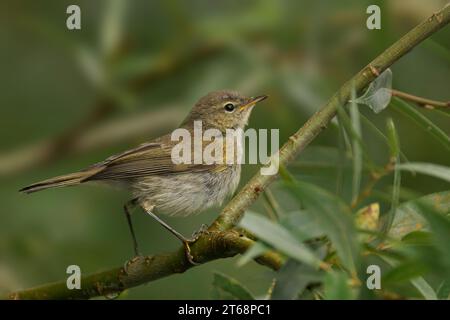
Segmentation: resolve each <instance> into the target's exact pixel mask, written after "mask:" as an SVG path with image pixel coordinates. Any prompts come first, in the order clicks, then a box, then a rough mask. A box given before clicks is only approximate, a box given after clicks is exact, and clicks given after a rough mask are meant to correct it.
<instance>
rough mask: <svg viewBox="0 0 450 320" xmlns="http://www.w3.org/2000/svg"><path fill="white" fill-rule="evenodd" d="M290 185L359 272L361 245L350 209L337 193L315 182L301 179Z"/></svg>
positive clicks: (343, 257) (345, 260)
mask: <svg viewBox="0 0 450 320" xmlns="http://www.w3.org/2000/svg"><path fill="white" fill-rule="evenodd" d="M288 187H289V190H291V191H292V193H293V194H294V195H295V196H296V197H297V198H298V199H299V200H300V201H301V203H302V204H303V205H304V207H305V212H306V213H308V214H309V216H310V219H312V220H313V221H315V222H316V224H317V226H318V227H319V228H321V229H322V230H323V232H324V233H325V234H326V235H327V236H328V237H329V238H330V240H331V242H332V243H333V246H334V247H335V248H336V250H337V253H338V256H339V258H340V260H341V262H342V264H343V265H344V266H345V267H347V268H348V269H349V270H350V271H351V272H356V269H357V261H358V260H359V244H358V239H357V233H356V229H355V227H354V225H353V220H352V215H351V212H350V209H349V208H348V207H347V206H346V205H345V203H343V202H342V201H341V200H340V199H339V198H337V197H336V196H335V195H333V194H331V193H329V192H328V191H326V190H323V189H321V188H319V187H317V186H315V185H312V184H309V183H305V182H300V181H298V182H296V183H293V184H288Z"/></svg>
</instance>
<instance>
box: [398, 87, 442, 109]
mask: <svg viewBox="0 0 450 320" xmlns="http://www.w3.org/2000/svg"><path fill="white" fill-rule="evenodd" d="M391 93H392V96H394V97H399V98H401V99H404V100H408V101H412V102H414V103H416V104H418V105H419V106H421V107H424V108H427V109H434V108H450V101H436V100H431V99H427V98H422V97H418V96H415V95H412V94H410V93H406V92H403V91H399V90H395V89H391Z"/></svg>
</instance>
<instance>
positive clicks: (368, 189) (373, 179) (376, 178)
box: [351, 158, 396, 209]
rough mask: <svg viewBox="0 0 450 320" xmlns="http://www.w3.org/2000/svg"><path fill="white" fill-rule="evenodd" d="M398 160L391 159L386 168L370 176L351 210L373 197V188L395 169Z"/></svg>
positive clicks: (352, 204)
mask: <svg viewBox="0 0 450 320" xmlns="http://www.w3.org/2000/svg"><path fill="white" fill-rule="evenodd" d="M395 163H396V159H395V158H391V159H390V160H389V162H388V163H387V164H386V165H385V166H384V168H383V169H382V170H381V171H378V172H372V173H371V175H370V180H369V182H367V184H366V186H365V187H364V189H363V190H362V191H361V192H360V193H359V194H358V196H357V197H356V199H355V200H353V201H352V203H351V208H352V209H354V208H356V207H357V206H358V204H360V203H361V202H362V201H363V200H364V199H365V198H367V197H368V196H370V195H371V193H372V190H373V188H374V187H375V185H376V184H377V183H378V181H380V180H381V178H383V177H385V176H387V175H388V174H390V173H391V172H393V171H394V169H395Z"/></svg>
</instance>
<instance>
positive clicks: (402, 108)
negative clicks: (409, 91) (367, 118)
mask: <svg viewBox="0 0 450 320" xmlns="http://www.w3.org/2000/svg"><path fill="white" fill-rule="evenodd" d="M391 104H392V107H393V108H394V109H395V110H397V111H399V112H400V113H402V114H404V115H406V116H407V117H409V118H410V119H411V120H413V121H414V122H415V123H416V124H418V125H419V126H420V127H422V129H423V130H425V131H426V132H428V133H429V134H430V135H431V136H432V137H433V138H435V139H436V141H438V142H439V143H440V144H441V145H442V146H444V147H445V148H446V149H447V150H450V137H449V136H448V135H447V134H446V133H445V132H444V131H442V129H441V128H439V127H438V126H436V125H435V124H434V123H433V122H432V121H430V120H429V119H428V118H427V117H425V116H424V115H423V114H422V113H421V112H420V111H419V110H417V107H414V106H411V105H410V104H408V103H406V102H405V101H403V100H400V99H397V98H394V99H393V101H392V103H391Z"/></svg>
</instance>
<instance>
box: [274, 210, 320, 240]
mask: <svg viewBox="0 0 450 320" xmlns="http://www.w3.org/2000/svg"><path fill="white" fill-rule="evenodd" d="M280 223H281V224H282V225H283V226H284V227H285V228H286V229H288V230H289V231H290V232H291V233H292V234H293V235H295V236H296V238H297V240H298V241H300V242H304V241H306V240H310V239H314V238H319V237H322V236H324V233H323V230H321V228H320V226H318V225H317V222H316V221H315V219H311V215H310V214H309V213H308V212H306V211H305V210H298V211H293V212H290V213H288V214H287V215H286V216H285V217H283V219H282V220H281V221H280Z"/></svg>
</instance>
